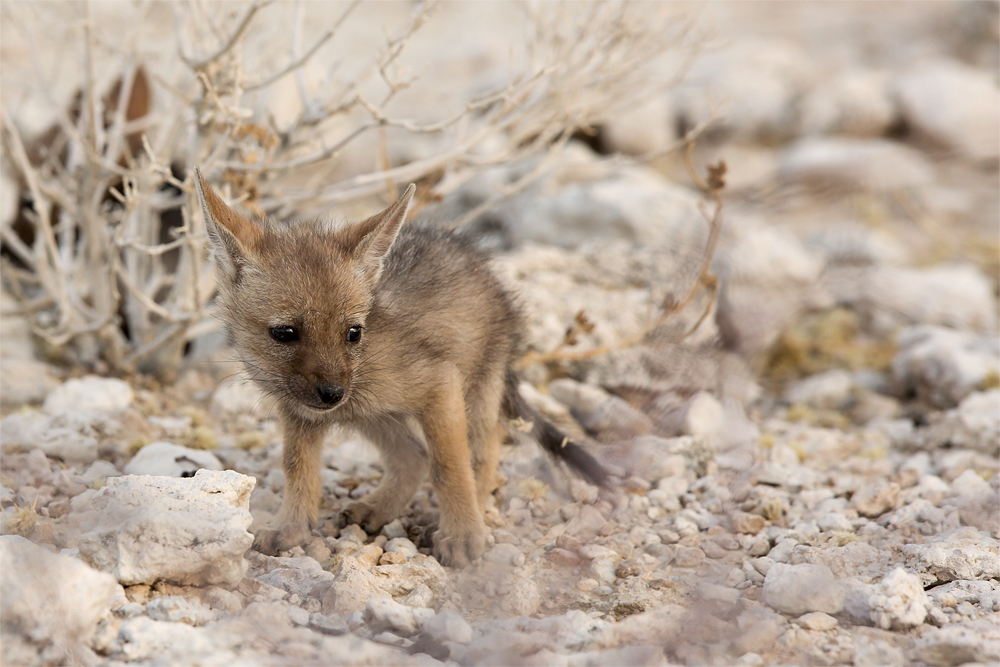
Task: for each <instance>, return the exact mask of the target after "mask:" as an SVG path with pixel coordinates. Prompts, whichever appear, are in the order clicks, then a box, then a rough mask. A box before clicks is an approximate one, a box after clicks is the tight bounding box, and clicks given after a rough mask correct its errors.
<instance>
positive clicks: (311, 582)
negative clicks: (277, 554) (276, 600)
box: [257, 557, 335, 599]
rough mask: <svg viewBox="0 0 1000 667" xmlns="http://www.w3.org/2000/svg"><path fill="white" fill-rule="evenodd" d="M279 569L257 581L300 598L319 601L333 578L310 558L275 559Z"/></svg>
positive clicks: (261, 576)
mask: <svg viewBox="0 0 1000 667" xmlns="http://www.w3.org/2000/svg"><path fill="white" fill-rule="evenodd" d="M275 561H277V562H278V563H280V566H279V567H276V568H274V569H273V570H271V571H270V572H267V573H265V574H262V575H260V576H259V577H257V581H260V582H262V583H265V584H267V585H269V586H274V587H276V588H280V589H282V590H285V591H288V593H289V594H291V595H298V596H299V597H302V598H309V597H315V598H317V599H320V598H322V597H323V595H325V594H326V592H327V590H329V588H330V586H331V584H332V583H333V581H334V579H335V577H334V575H333V574H331V573H330V572H327V571H326V570H324V569H323V568H322V566H320V564H319V563H318V562H316V561H315V560H313V559H312V558H307V557H303V558H277V559H275Z"/></svg>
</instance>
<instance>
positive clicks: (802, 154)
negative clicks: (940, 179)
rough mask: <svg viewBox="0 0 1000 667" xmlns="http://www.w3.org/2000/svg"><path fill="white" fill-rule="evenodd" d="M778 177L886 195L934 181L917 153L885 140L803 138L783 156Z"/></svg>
mask: <svg viewBox="0 0 1000 667" xmlns="http://www.w3.org/2000/svg"><path fill="white" fill-rule="evenodd" d="M779 175H780V176H781V178H783V179H784V180H786V181H789V182H794V183H803V184H806V185H809V186H812V187H815V188H817V189H820V190H824V189H832V190H834V191H847V192H857V191H862V192H864V191H867V192H886V191H890V192H891V191H893V190H900V189H903V188H918V187H921V186H925V185H927V184H929V183H931V182H932V181H933V180H934V168H933V167H932V165H931V163H930V162H929V161H928V160H927V158H925V157H924V156H923V155H921V154H920V153H919V152H918V151H916V150H914V149H913V148H910V147H908V146H903V145H902V144H897V143H893V142H890V141H886V140H884V139H844V138H839V139H827V138H824V139H818V138H809V139H802V140H800V141H799V142H797V143H795V144H793V145H792V146H791V147H790V148H789V149H788V150H787V151H786V152H785V155H784V158H783V160H782V162H781V167H780V171H779Z"/></svg>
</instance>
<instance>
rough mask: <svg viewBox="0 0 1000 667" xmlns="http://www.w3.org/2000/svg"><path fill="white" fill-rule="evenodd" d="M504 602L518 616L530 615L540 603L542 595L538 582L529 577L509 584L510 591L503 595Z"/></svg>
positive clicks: (536, 609)
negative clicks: (511, 584)
mask: <svg viewBox="0 0 1000 667" xmlns="http://www.w3.org/2000/svg"><path fill="white" fill-rule="evenodd" d="M504 602H505V603H507V604H509V605H510V608H511V609H512V610H513V612H514V613H515V614H517V615H518V616H531V615H532V614H534V613H535V612H537V611H538V607H539V606H541V604H542V596H541V593H539V591H538V584H536V583H535V582H534V581H532V580H531V579H518V580H517V581H516V582H514V585H513V586H511V589H510V592H509V593H508V594H507V595H505V596H504Z"/></svg>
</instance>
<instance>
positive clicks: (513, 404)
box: [504, 371, 608, 487]
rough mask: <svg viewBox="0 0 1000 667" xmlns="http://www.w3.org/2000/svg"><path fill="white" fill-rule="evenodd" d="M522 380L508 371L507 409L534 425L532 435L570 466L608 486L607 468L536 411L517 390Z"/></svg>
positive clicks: (505, 405)
mask: <svg viewBox="0 0 1000 667" xmlns="http://www.w3.org/2000/svg"><path fill="white" fill-rule="evenodd" d="M518 383H519V380H518V378H517V375H515V374H514V372H513V371H509V372H508V373H507V387H506V395H505V396H504V412H505V413H506V414H507V416H508V417H510V418H512V419H517V418H520V419H522V420H524V421H525V422H528V423H530V424H531V430H530V431H529V434H530V435H531V437H533V438H534V439H535V440H537V441H538V442H539V443H541V445H542V447H544V448H545V449H546V450H547V451H548V452H549V453H550V454H552V455H553V456H556V457H558V458H560V459H562V460H563V461H565V462H566V463H568V464H569V465H570V467H572V468H573V469H575V470H576V471H577V472H578V473H580V474H581V475H583V476H584V477H586V478H587V479H588V480H589V481H590V482H592V483H594V484H596V485H598V486H601V487H606V486H607V484H608V471H607V470H605V469H604V466H602V465H601V464H600V463H599V462H598V461H597V459H595V458H594V457H593V456H591V455H590V454H588V453H587V451H586V450H585V449H583V448H582V447H580V445H578V444H576V443H575V442H573V441H572V440H570V439H569V437H568V436H566V434H565V433H563V432H562V431H560V430H559V429H557V428H556V427H555V426H553V425H552V423H551V422H549V421H548V420H547V419H546V418H545V417H543V416H542V415H541V414H539V412H538V411H537V410H535V409H534V408H532V407H531V406H530V405H528V402H527V401H525V400H524V397H522V396H521V392H520V391H519V390H518V388H517V387H518Z"/></svg>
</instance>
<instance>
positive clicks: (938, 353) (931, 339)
mask: <svg viewBox="0 0 1000 667" xmlns="http://www.w3.org/2000/svg"><path fill="white" fill-rule="evenodd" d="M897 343H898V345H899V352H898V353H897V354H896V356H895V358H894V359H893V360H892V373H893V377H894V378H895V381H896V382H897V383H898V384H899V386H900V387H901V388H902V389H904V390H908V391H913V392H915V393H916V394H917V396H919V397H921V398H924V399H926V400H928V401H929V402H930V403H931V404H932V405H935V406H937V407H941V408H950V407H953V406H955V405H956V404H958V403H959V402H960V401H961V400H962V399H963V398H965V397H966V396H968V395H969V394H971V393H972V392H973V391H974V390H975V389H976V388H978V387H979V386H980V385H982V383H983V381H984V380H985V379H986V378H987V377H988V376H989V375H990V374H991V373H994V374H996V373H1000V340H998V339H997V338H996V337H995V336H988V337H986V336H984V337H980V336H976V335H974V334H970V333H967V332H965V331H955V330H953V329H945V328H943V327H934V326H916V327H911V328H909V329H904V330H903V331H902V332H900V334H899V337H898V339H897Z"/></svg>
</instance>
